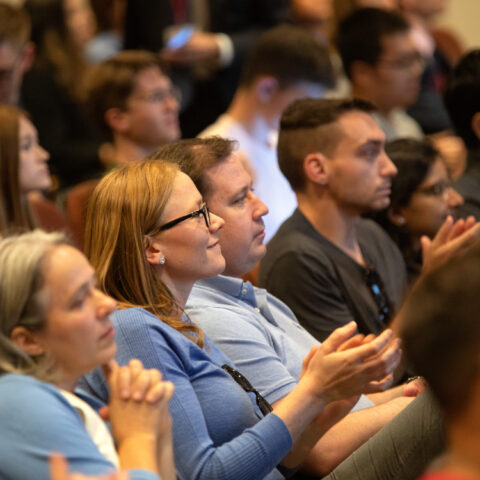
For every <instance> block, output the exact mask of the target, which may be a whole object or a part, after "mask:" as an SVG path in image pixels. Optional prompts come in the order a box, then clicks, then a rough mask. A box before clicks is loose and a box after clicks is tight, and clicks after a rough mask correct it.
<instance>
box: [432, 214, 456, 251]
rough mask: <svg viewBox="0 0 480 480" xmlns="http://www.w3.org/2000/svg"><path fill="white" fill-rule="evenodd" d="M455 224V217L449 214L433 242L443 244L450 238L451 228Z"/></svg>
mask: <svg viewBox="0 0 480 480" xmlns="http://www.w3.org/2000/svg"><path fill="white" fill-rule="evenodd" d="M452 226H453V217H452V216H451V215H448V216H447V218H446V219H445V221H444V222H443V223H442V226H441V227H440V228H439V229H438V232H437V234H436V235H435V237H434V238H433V242H432V243H435V244H443V243H445V241H446V240H447V238H448V235H449V234H450V230H451V229H452Z"/></svg>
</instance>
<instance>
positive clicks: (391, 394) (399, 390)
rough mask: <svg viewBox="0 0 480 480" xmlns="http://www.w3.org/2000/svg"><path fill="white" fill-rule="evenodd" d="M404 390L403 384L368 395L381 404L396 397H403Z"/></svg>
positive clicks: (375, 402) (374, 401)
mask: <svg viewBox="0 0 480 480" xmlns="http://www.w3.org/2000/svg"><path fill="white" fill-rule="evenodd" d="M403 390H404V387H403V385H398V386H397V387H393V388H389V389H388V390H386V391H385V392H378V393H370V394H368V395H367V397H368V399H369V400H371V401H372V402H373V403H374V404H375V405H381V404H383V403H386V402H389V401H390V400H393V399H394V398H397V397H403V396H404V393H403Z"/></svg>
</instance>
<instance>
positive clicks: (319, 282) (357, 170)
mask: <svg viewBox="0 0 480 480" xmlns="http://www.w3.org/2000/svg"><path fill="white" fill-rule="evenodd" d="M372 111H373V107H372V105H371V104H369V103H367V102H363V101H359V100H325V99H303V100H299V101H297V102H294V103H293V104H292V105H290V106H289V107H288V108H287V109H286V110H285V112H284V114H283V116H282V120H281V128H280V136H279V142H278V159H279V165H280V168H281V170H282V172H283V174H284V175H285V176H286V177H287V179H288V181H289V182H290V185H291V186H292V188H293V190H294V191H295V193H296V195H297V200H298V209H297V210H296V211H295V212H294V214H293V215H292V216H291V217H290V218H289V219H288V220H287V221H286V222H285V223H284V224H283V225H282V227H281V228H280V230H279V231H278V232H277V234H276V235H275V237H274V238H273V239H272V241H271V242H270V243H269V244H268V247H267V254H266V256H265V258H264V260H263V261H262V263H261V268H260V283H261V285H262V286H264V287H265V288H267V290H268V291H269V292H271V293H272V294H273V295H275V296H277V297H279V298H280V299H282V300H283V301H284V302H285V303H286V304H287V305H288V306H289V307H290V308H291V309H292V310H293V311H294V313H295V315H296V316H297V318H298V319H299V321H300V323H301V324H302V325H303V326H304V327H305V328H307V330H309V331H310V333H312V334H313V335H314V336H316V337H317V338H318V339H319V340H323V339H325V338H326V337H327V336H328V334H329V333H331V332H332V331H333V330H334V329H335V328H337V327H338V326H340V325H344V324H346V323H348V322H349V321H351V320H352V319H353V320H355V321H356V322H357V324H358V328H359V331H360V332H361V333H363V334H368V333H375V334H378V333H379V332H380V331H382V330H383V329H384V328H385V327H386V325H387V324H388V322H389V320H391V319H392V318H393V313H394V311H395V308H396V307H398V305H399V303H400V301H401V299H402V297H403V295H404V291H405V286H406V271H405V265H404V263H403V260H402V257H401V255H400V252H399V251H398V249H397V248H396V246H395V245H394V244H393V243H392V242H391V240H390V239H389V238H388V237H387V235H386V234H385V233H384V232H383V231H382V230H381V229H380V228H379V227H377V226H376V225H374V224H373V223H371V222H370V221H368V220H364V219H362V218H361V215H362V214H363V213H365V212H368V211H371V210H377V209H382V208H385V207H386V206H388V204H389V201H390V200H389V194H390V183H391V179H392V177H393V176H394V175H395V174H396V168H395V166H394V165H393V163H392V162H391V161H390V159H389V158H388V156H387V155H386V154H385V151H384V148H383V147H384V142H385V134H384V133H383V132H382V130H381V129H380V127H379V126H378V125H377V123H376V122H375V120H374V119H373V117H372V116H371V113H372Z"/></svg>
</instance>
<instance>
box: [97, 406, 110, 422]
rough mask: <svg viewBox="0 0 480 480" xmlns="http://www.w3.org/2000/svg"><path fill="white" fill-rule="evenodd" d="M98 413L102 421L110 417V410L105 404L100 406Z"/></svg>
mask: <svg viewBox="0 0 480 480" xmlns="http://www.w3.org/2000/svg"><path fill="white" fill-rule="evenodd" d="M98 414H99V415H100V418H101V419H102V420H103V421H104V422H108V419H109V418H110V410H109V408H108V407H107V406H105V407H101V408H100V410H99V411H98Z"/></svg>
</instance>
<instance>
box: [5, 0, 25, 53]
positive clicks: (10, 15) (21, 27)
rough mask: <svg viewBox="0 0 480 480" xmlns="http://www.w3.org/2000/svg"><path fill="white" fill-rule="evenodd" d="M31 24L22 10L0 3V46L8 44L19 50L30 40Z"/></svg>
mask: <svg viewBox="0 0 480 480" xmlns="http://www.w3.org/2000/svg"><path fill="white" fill-rule="evenodd" d="M31 30H32V26H31V22H30V17H29V16H28V13H27V12H26V11H25V10H24V9H23V8H17V7H14V6H12V5H9V4H8V3H0V45H3V44H6V43H8V44H9V45H11V46H12V47H13V48H15V49H16V50H21V49H22V48H23V47H24V46H25V45H26V44H27V43H28V42H29V40H30V35H31Z"/></svg>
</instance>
